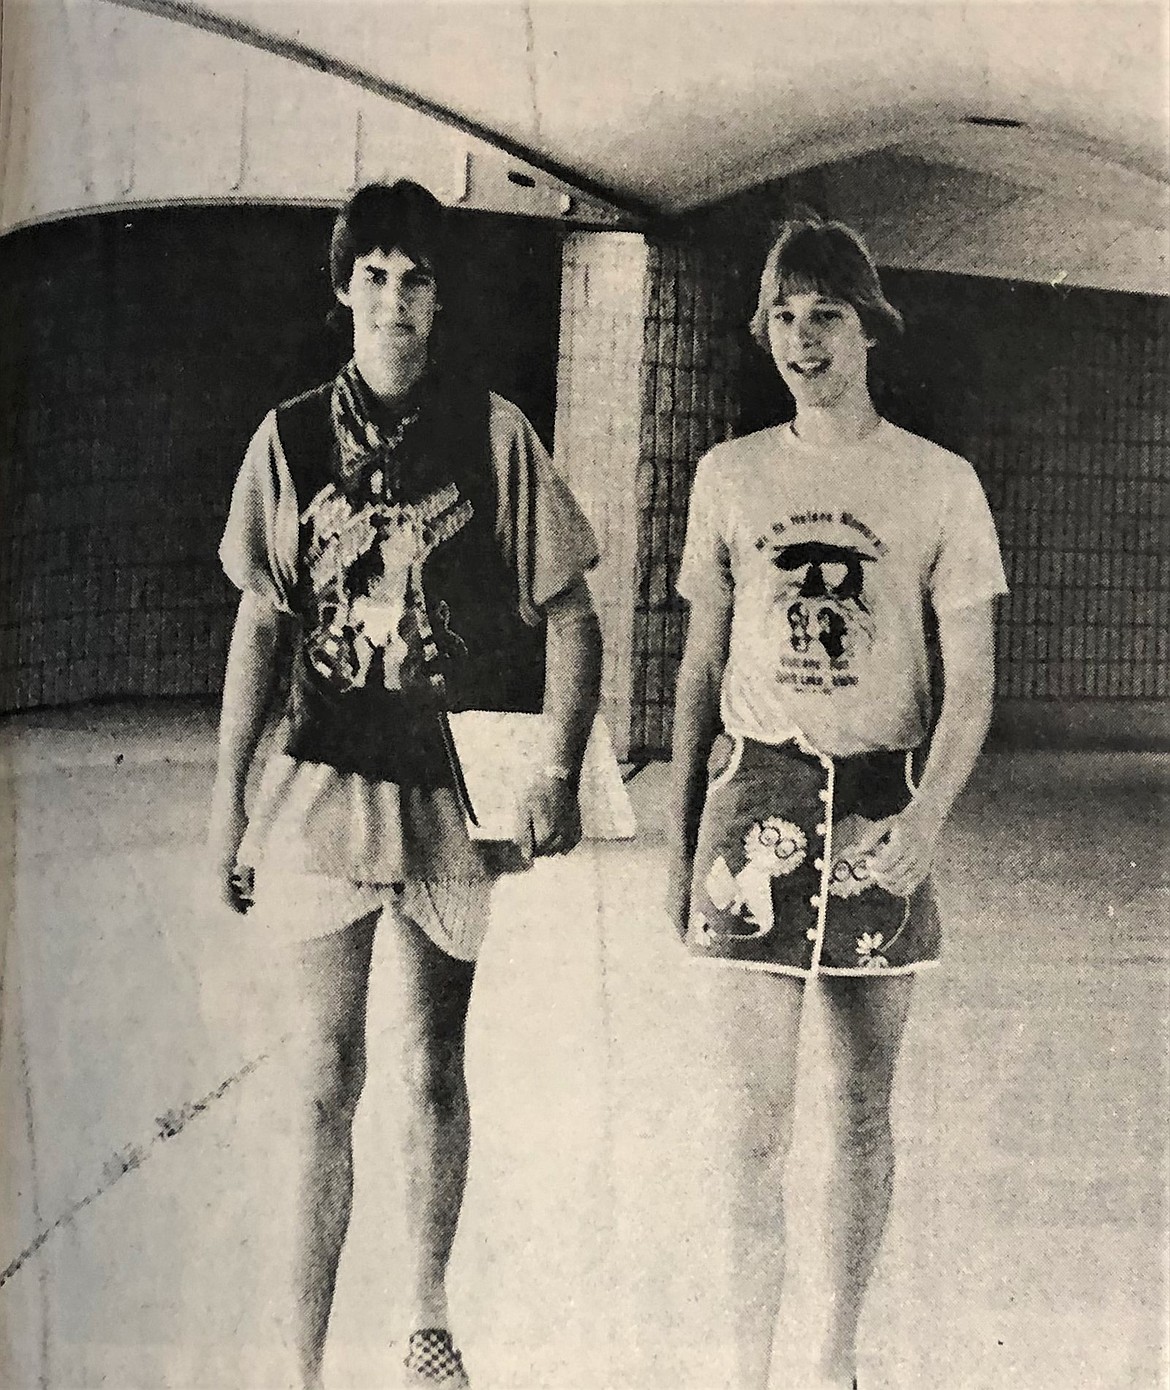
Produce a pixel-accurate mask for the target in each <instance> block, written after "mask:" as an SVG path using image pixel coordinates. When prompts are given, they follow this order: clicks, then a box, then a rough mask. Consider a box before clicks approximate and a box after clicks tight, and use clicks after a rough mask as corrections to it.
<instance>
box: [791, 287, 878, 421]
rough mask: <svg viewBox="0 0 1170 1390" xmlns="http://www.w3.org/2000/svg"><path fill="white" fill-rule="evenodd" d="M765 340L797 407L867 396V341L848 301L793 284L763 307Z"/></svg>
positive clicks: (859, 320) (838, 402) (855, 313)
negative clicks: (796, 287)
mask: <svg viewBox="0 0 1170 1390" xmlns="http://www.w3.org/2000/svg"><path fill="white" fill-rule="evenodd" d="M768 345H769V347H770V349H771V352H772V360H773V362H775V364H776V368H777V370H778V371H779V373H780V375H781V376H782V377H783V378H784V384H785V385H786V386H787V387H788V389H789V391H791V392H792V395H793V397H794V398H795V400H796V406H797V410H798V411H800V410H801V409H807V408H809V407H819V408H822V409H824V408H826V407H831V406H834V405H837V404H841V403H844V402H845V401H847V400H848V399H849V398H850V397H854V396H856V394H857V393H858V392H864V393H865V395H866V397H867V398H868V394H869V387H868V382H867V370H868V366H869V349H870V348H871V347H872V346H873V339H872V338H870V337H869V336H868V335H867V334H866V331H865V329H864V328H863V327H862V324H861V319H860V318H859V317H858V314H857V310H856V309H855V308H854V307H853V305H852V304H850V303H848V302H847V301H845V300H843V299H833V298H830V297H829V296H827V295H824V294H821V293H820V292H819V291H817V290H815V289H811V288H810V289H806V290H793V291H792V292H790V293H789V294H787V295H785V296H784V297H783V298H782V299H780V300H778V301H777V302H776V303H775V304H773V305H772V307H771V309H770V311H769V313H768Z"/></svg>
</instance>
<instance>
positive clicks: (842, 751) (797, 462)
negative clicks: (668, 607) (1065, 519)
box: [678, 420, 1007, 756]
mask: <svg viewBox="0 0 1170 1390" xmlns="http://www.w3.org/2000/svg"><path fill="white" fill-rule="evenodd" d="M678 589H679V593H680V594H682V596H683V597H684V598H686V599H688V600H689V601H690V602H692V603H695V602H697V601H700V600H702V599H703V598H705V597H706V598H712V597H713V598H715V599H717V600H719V599H721V600H722V601H725V602H730V603H731V605H732V619H731V636H730V646H729V652H728V660H727V666H726V669H725V671H724V676H723V688H722V692H721V706H722V718H723V724H724V727H725V728H726V729H727V731H728V732H729V733H732V734H743V735H745V736H747V737H749V738H755V739H759V740H761V741H762V742H766V743H780V742H783V741H784V740H786V739H788V738H792V737H793V736H794V735H800V736H802V737H803V738H804V739H805V740H806V741H807V742H809V743H810V744H812V745H813V746H814V747H816V748H818V749H820V750H821V751H822V752H825V753H831V754H836V755H840V756H844V755H848V754H851V753H859V752H866V751H870V750H874V749H879V748H914V747H916V746H917V745H918V744H920V743H921V742H922V740H923V738H924V737H925V735H926V733H927V731H928V728H929V723H930V715H931V710H930V666H929V657H928V652H927V640H926V626H925V620H926V616H927V614H928V613H929V612H930V610H932V609H933V611H934V612H935V613H942V612H944V611H945V610H947V609H951V608H960V607H963V606H965V605H969V604H973V603H978V602H981V601H983V600H986V599H989V598H991V597H993V596H994V595H996V594H1001V593H1005V592H1006V591H1007V584H1006V582H1005V579H1004V573H1003V564H1002V562H1001V560H1000V553H999V543H998V541H997V539H996V534H995V524H994V522H993V521H992V518H991V513H990V510H989V509H988V506H987V499H986V497H985V496H984V494H983V489H982V487H981V486H980V483H979V479H978V478H977V477H976V475H975V471H974V469H973V468H972V467H971V465H970V464H969V463H968V462H967V461H966V460H965V459H962V458H959V457H958V456H957V455H956V454H952V453H949V452H948V451H947V450H945V449H942V448H939V447H938V445H936V444H932V443H930V442H929V441H928V440H925V439H921V438H919V436H917V435H913V434H910V433H908V432H907V431H906V430H902V429H899V428H898V427H897V426H896V425H891V424H890V423H889V422H888V421H885V420H883V421H882V422H881V423H880V424H879V426H878V428H877V429H876V430H875V431H874V432H873V433H872V434H870V435H868V436H867V437H866V438H865V439H864V440H862V441H859V442H858V443H857V444H853V445H846V446H838V447H835V448H832V449H825V448H818V447H816V446H814V445H810V444H807V443H805V442H804V441H803V440H801V439H799V438H798V437H797V436H796V435H795V434H794V433H793V432H792V430H791V428H789V427H788V426H787V425H785V426H779V427H777V428H774V429H768V430H761V431H760V432H759V433H757V434H752V435H748V436H746V437H745V438H743V439H737V440H732V441H731V442H729V443H727V444H721V445H719V446H717V447H716V448H715V449H713V450H711V452H710V453H709V454H707V455H706V456H705V457H704V458H703V459H701V460H700V462H699V466H698V470H697V473H696V476H695V485H694V490H693V492H692V495H691V505H690V517H689V521H688V525H687V539H686V545H685V548H684V551H683V559H682V566H681V569H680V572H679V578H678Z"/></svg>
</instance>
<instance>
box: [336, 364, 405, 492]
mask: <svg viewBox="0 0 1170 1390" xmlns="http://www.w3.org/2000/svg"><path fill="white" fill-rule="evenodd" d="M329 410H330V415H331V417H332V420H333V433H334V436H335V438H336V440H337V459H338V468H339V472H340V478H339V482H340V484H341V487H342V489H343V490H344V491H345V493H346V494H347V495H349V496H351V497H352V496H353V495H354V494H355V493H358V494H361V493H366V494H369V497H368V498H367V499H364V500H375V499H377V500H379V501H381V500H388V499H390V498H392V497H394V496H395V495H396V494H397V492H398V490H399V485H400V481H401V479H400V475H401V459H400V458H399V457H398V452H399V449H400V448H401V446H402V443H403V441H404V440H405V439H406V438H407V436H408V435H409V434H410V433H411V432H412V430H413V429H414V427H415V426H416V425H417V424H418V420H419V416H420V414H421V409H420V406H419V404H418V403H417V399H416V402H415V404H414V405H412V406H411V407H410V409H409V410H407V412H406V413H405V414H404V415H401V416H400V417H399V418H398V420H397V422H396V423H395V424H394V425H393V426H392V427H391V428H389V429H387V428H385V427H383V426H382V425H380V424H379V423H378V422H377V421H376V420H375V419H374V412H373V408H372V404H371V401H370V393H369V387H368V386H367V385H366V384H365V382H364V381H363V380H362V378H361V375H360V373H359V372H358V369H357V363H356V362H354V361H353V359H352V358H351V359H350V361H348V362H347V363H346V364H345V366H344V367H342V369H341V371H340V372H338V374H337V377H336V379H335V380H334V382H333V391H332V394H331V396H330V403H329Z"/></svg>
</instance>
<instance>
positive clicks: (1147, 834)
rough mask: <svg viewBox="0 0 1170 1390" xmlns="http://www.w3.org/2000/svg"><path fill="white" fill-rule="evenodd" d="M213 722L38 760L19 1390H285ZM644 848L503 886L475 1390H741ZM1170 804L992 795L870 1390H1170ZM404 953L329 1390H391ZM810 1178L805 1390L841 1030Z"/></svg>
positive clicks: (805, 1158) (798, 1175)
mask: <svg viewBox="0 0 1170 1390" xmlns="http://www.w3.org/2000/svg"><path fill="white" fill-rule="evenodd" d="M212 737H213V732H212V718H211V716H210V713H209V712H208V711H207V710H205V709H199V708H191V707H186V706H179V705H169V706H165V705H164V706H161V707H155V708H153V709H147V710H129V709H126V708H118V707H113V708H106V709H101V710H90V711H80V712H75V713H73V714H70V715H56V716H48V715H46V716H41V717H28V718H22V719H19V720H11V721H9V722H8V723H7V724H6V725H5V726H4V727H3V729H2V730H0V740H2V741H0V776H2V779H3V780H2V782H0V807H2V808H8V810H9V813H10V816H9V822H10V823H9V824H8V825H7V831H8V832H9V833H7V834H6V835H5V836H4V840H5V842H6V844H5V848H4V850H3V853H4V854H5V856H6V860H5V871H4V872H3V873H0V893H7V894H9V895H10V897H11V901H9V902H7V903H3V904H0V906H2V907H3V908H4V914H3V917H2V918H0V921H3V922H4V923H6V924H7V928H8V930H7V935H6V937H5V938H4V939H3V941H2V942H0V945H2V947H3V951H4V955H3V958H2V965H3V977H2V985H3V1001H2V1013H0V1021H2V1025H3V1031H2V1034H0V1134H2V1136H3V1142H2V1144H0V1162H2V1164H3V1167H2V1168H0V1385H3V1386H5V1387H9V1388H10V1390H34V1388H36V1390H40V1387H44V1388H45V1390H75V1388H76V1390H80V1388H81V1387H96V1386H107V1387H112V1388H114V1387H116V1388H117V1390H180V1387H182V1388H183V1390H195V1387H201V1388H204V1387H205V1388H206V1390H261V1388H262V1387H264V1388H265V1390H266V1388H267V1387H270V1386H272V1387H275V1386H279V1385H282V1384H283V1383H285V1382H284V1380H283V1376H282V1372H281V1370H280V1369H279V1366H280V1363H279V1327H278V1322H279V1319H278V1316H277V1308H276V1306H275V1304H276V1300H275V1297H274V1293H273V1286H274V1281H273V1278H272V1270H273V1268H274V1262H275V1261H276V1260H278V1258H279V1251H280V1249H281V1241H282V1238H283V1237H284V1235H285V1233H286V1231H287V1220H286V1208H285V1207H284V1205H283V1204H282V1201H281V1192H282V1182H283V1180H284V1177H285V1175H286V1174H285V1169H286V1163H285V1159H286V1156H287V1147H288V1146H287V1143H286V1142H285V1133H286V1129H287V1126H286V1124H285V1123H284V1121H283V1120H282V1105H283V1103H284V1096H283V1093H282V1089H281V1086H280V1074H281V1073H280V1056H281V1050H280V1046H279V1040H280V1037H281V1036H282V1033H283V1031H284V1030H285V1028H286V1027H287V1023H288V1015H287V1009H288V1007H289V1005H288V1001H287V999H286V998H285V997H284V995H282V992H281V988H280V969H279V961H278V960H275V959H274V957H273V955H272V953H271V951H266V950H265V949H264V943H263V942H262V941H260V940H257V939H256V936H255V934H249V931H248V928H247V924H246V923H244V924H241V923H240V922H239V921H236V920H232V921H225V920H224V919H222V918H219V917H216V916H215V915H213V914H211V913H209V912H208V910H207V909H206V908H205V907H204V905H203V904H204V903H205V901H206V892H205V889H204V886H203V884H202V881H201V878H200V867H199V858H198V845H199V841H200V837H201V835H202V829H203V821H204V816H205V808H206V803H207V795H208V790H209V786H210V775H211V748H212ZM663 783H664V769H662V768H661V767H657V766H655V767H652V768H650V769H648V770H647V771H645V772H644V773H642V774H640V775H639V776H638V777H637V778H636V779H635V780H634V782H633V783H632V784H631V791H632V792H633V794H634V797H635V801H636V803H637V809H638V812H639V817H640V823H641V833H640V836H639V839H638V840H637V841H636V842H635V843H633V844H625V845H605V846H591V847H587V848H584V849H582V850H580V851H578V852H577V853H576V854H574V855H573V856H572V857H571V858H570V859H568V860H566V861H563V862H559V863H555V864H546V865H542V866H540V867H539V869H538V870H537V871H536V872H535V873H533V874H532V875H531V876H528V877H525V878H519V879H515V880H512V881H510V882H509V883H507V884H506V886H505V887H504V888H503V889H502V890H501V891H500V893H499V895H498V900H497V903H496V923H495V925H494V927H493V931H492V935H491V937H490V939H489V942H488V946H487V949H486V952H485V955H484V958H483V961H482V965H481V968H480V972H479V978H478V981H477V989H476V998H475V1001H474V1004H473V1015H472V1020H471V1043H470V1053H469V1075H470V1081H471V1087H472V1103H473V1107H474V1111H475V1116H476V1136H475V1150H474V1155H473V1163H472V1178H471V1184H470V1189H469V1193H468V1201H467V1206H466V1209H465V1219H464V1223H463V1226H462V1229H461V1232H460V1237H459V1242H458V1245H457V1248H456V1257H455V1263H454V1269H453V1272H452V1298H453V1307H454V1313H455V1318H456V1322H457V1326H458V1329H459V1332H460V1337H461V1340H462V1342H463V1344H464V1347H465V1352H466V1358H467V1361H468V1365H469V1368H470V1370H471V1372H472V1375H473V1378H474V1382H475V1385H476V1387H477V1390H626V1388H627V1387H628V1390H721V1387H722V1385H723V1384H724V1380H723V1377H722V1375H721V1372H720V1360H721V1354H722V1350H723V1349H722V1347H721V1345H720V1325H721V1318H720V1307H721V1300H722V1299H723V1298H724V1297H725V1296H726V1291H725V1290H721V1289H720V1287H719V1286H718V1280H717V1278H716V1277H715V1275H714V1273H713V1266H712V1263H711V1261H710V1260H709V1259H708V1258H706V1257H707V1255H708V1254H709V1252H710V1251H712V1250H714V1249H716V1248H717V1231H716V1230H715V1226H714V1222H713V1217H712V1214H711V1211H710V1206H709V1204H708V1203H707V1202H705V1200H704V1190H705V1177H706V1176H707V1175H708V1174H709V1164H710V1163H712V1162H715V1161H717V1160H716V1159H715V1157H714V1155H713V1154H711V1153H707V1152H703V1151H702V1149H703V1144H702V1141H701V1140H700V1138H699V1137H698V1136H701V1134H702V1133H703V1126H702V1121H703V1118H704V1115H705V1114H706V1113H707V1110H706V1107H705V1105H704V1098H703V1094H702V1087H701V1086H700V1085H698V1084H697V1083H696V1076H695V1073H694V1071H693V1069H692V1068H691V1066H690V1064H689V1059H690V1058H691V1056H692V1055H693V1050H694V1045H695V1038H694V1036H693V1030H692V1027H691V1024H692V1022H693V1017H694V1010H693V1003H694V998H695V990H696V988H697V985H696V976H698V975H700V974H701V973H702V972H697V971H693V970H691V969H689V968H688V967H687V966H686V965H685V963H684V962H683V961H682V960H681V959H680V958H679V953H678V952H677V950H676V949H675V948H674V946H673V943H672V942H671V941H670V940H669V939H668V938H667V936H666V935H665V933H664V932H663V930H662V928H661V927H660V925H659V921H658V919H657V917H656V915H655V903H656V901H657V897H658V894H659V891H660V871H659V868H658V859H659V854H658V848H657V840H658V837H659V828H658V825H657V823H656V821H657V817H658V815H659V811H658V802H659V799H660V796H661V791H662V787H663ZM1168 790H1170V762H1168V761H1167V760H1165V759H1156V758H1150V757H1145V758H1143V757H1141V756H1137V755H1128V754H1126V755H1089V754H1081V755H1069V754H1065V755H1061V756H1059V757H1057V756H1056V755H1051V754H1043V753H1030V754H1029V753H1020V752H1014V753H1012V754H1010V755H1007V754H1000V755H996V754H990V755H988V757H987V758H986V759H985V760H984V762H983V764H982V766H981V768H980V771H979V773H978V774H977V777H976V779H975V782H974V784H973V785H972V787H971V788H970V789H969V792H968V794H967V795H966V797H965V798H964V800H963V802H962V805H961V807H960V808H959V811H958V812H957V814H956V817H955V820H954V822H953V826H952V830H951V832H950V834H949V837H948V839H947V842H946V846H945V855H944V859H945V862H944V863H943V865H942V870H941V878H942V880H943V883H944V887H945V896H946V902H947V904H948V912H947V918H948V931H949V936H948V946H947V957H946V963H945V967H944V968H943V969H942V970H939V971H936V972H934V973H932V974H929V975H927V976H925V977H923V979H922V981H921V985H920V988H919V996H918V999H917V1002H916V1006H915V1011H914V1014H913V1016H912V1021H911V1026H910V1032H909V1036H908V1039H907V1045H906V1053H905V1058H904V1061H903V1067H902V1073H901V1082H900V1089H899V1093H898V1102H897V1115H896V1128H897V1133H898V1139H899V1150H900V1164H901V1167H900V1179H899V1181H900V1191H899V1194H898V1195H897V1197H896V1198H895V1207H894V1212H893V1216H892V1222H891V1228H890V1232H889V1237H888V1240H887V1245H886V1249H885V1254H884V1257H883V1260H882V1265H881V1269H880V1273H879V1277H878V1281H877V1283H876V1285H875V1288H874V1290H873V1293H872V1296H871V1300H870V1304H869V1308H868V1313H867V1317H866V1322H865V1330H864V1347H863V1354H862V1385H863V1387H864V1390H919V1387H921V1388H922V1390H926V1388H927V1387H930V1390H939V1388H940V1387H943V1388H944V1390H1000V1388H1001V1387H1018V1388H1019V1390H1050V1388H1051V1390H1058V1388H1059V1390H1078V1388H1079V1387H1083V1390H1101V1388H1102V1387H1105V1388H1106V1390H1111V1388H1112V1387H1117V1388H1118V1390H1122V1388H1123V1387H1124V1390H1130V1387H1138V1388H1139V1390H1144V1388H1145V1387H1150V1390H1155V1388H1156V1387H1164V1386H1166V1385H1167V1384H1168V1379H1167V1325H1166V1324H1167V1314H1166V1307H1167V1235H1166V1232H1167V1211H1166V1205H1167V1203H1166V1198H1167V1177H1168V1166H1167V1145H1166V1130H1167V1127H1166V1118H1167V1109H1168V1107H1167V1100H1168V1092H1167V1085H1168V1071H1167V1048H1166V1037H1167V1034H1166V1029H1165V1024H1166V1020H1167V985H1168V980H1170V975H1168V970H1167V965H1168V958H1170V951H1168V947H1167V934H1166V925H1167V910H1166V909H1167V895H1168V893H1170V877H1168V868H1170V863H1168V859H1167V851H1166V808H1167V804H1168V803H1167V800H1166V797H1167V791H1168ZM385 948H386V943H385V942H382V943H381V944H380V946H379V954H378V958H377V960H376V964H375V974H374V981H373V994H372V998H371V1013H370V1039H371V1071H370V1082H369V1085H368V1087H367V1091H366V1095H365V1098H364V1101H363V1105H362V1109H361V1111H360V1115H359V1120H358V1136H357V1142H358V1180H357V1195H356V1207H355V1215H354V1222H353V1228H352V1232H351V1238H350V1241H349V1243H348V1245H347V1248H346V1252H345V1257H344V1260H343V1266H342V1272H341V1277H340V1285H339V1289H338V1300H337V1306H336V1312H335V1320H334V1326H333V1333H332V1338H331V1345H330V1353H329V1361H328V1365H327V1372H328V1383H329V1386H330V1390H357V1388H358V1387H361V1390H366V1388H367V1387H369V1388H370V1390H374V1387H381V1386H387V1385H390V1384H391V1383H392V1380H391V1362H390V1358H389V1351H388V1347H387V1344H386V1333H385V1320H386V1317H387V1315H388V1310H389V1309H390V1308H391V1307H392V1305H393V1297H394V1267H395V1249H396V1244H395V1243H396V1241H397V1239H398V1233H397V1231H396V1229H395V1222H394V1219H393V1217H392V1214H391V1213H392V1210H393V1193H394V1191H395V1183H396V1175H395V1171H394V1165H393V1157H392V1153H393V1141H392V1136H393V1127H394V1124H395V1113H396V1112H395V1106H394V1098H393V1095H392V1093H391V1092H390V1090H389V1088H388V1086H387V1085H386V1084H385V1083H384V1080H383V1079H382V1078H383V1077H384V1075H385V1073H386V1070H387V1069H386V1068H385V1066H380V1064H379V1058H380V1057H382V1058H385V1056H386V1055H387V1054H386V1049H387V1048H388V1047H389V1046H390V1044H391V1041H392V1037H393V1024H394V1020H393V1016H392V1010H391V1009H390V1007H389V1003H388V997H387V991H386V989H385V978H386V977H385ZM807 1023H808V1027H807V1029H806V1036H805V1043H806V1046H807V1049H808V1052H807V1059H806V1060H807V1066H806V1068H805V1071H804V1078H803V1082H802V1090H801V1105H800V1119H799V1125H798V1133H797V1139H796V1144H795V1148H794V1152H793V1155H792V1160H791V1163H790V1167H789V1179H788V1193H789V1213H790V1220H791V1225H792V1247H791V1248H792V1254H791V1266H790V1296H789V1298H788V1302H787V1306H786V1310H785V1313H784V1316H783V1318H782V1322H781V1326H780V1329H779V1333H778V1343H777V1346H778V1351H779V1357H778V1362H779V1364H781V1365H783V1366H784V1367H785V1368H786V1370H785V1375H784V1376H783V1377H781V1376H780V1375H777V1377H776V1383H777V1387H779V1385H781V1384H784V1385H786V1386H799V1384H800V1367H801V1364H802V1355H803V1352H804V1350H805V1349H806V1348H807V1345H808V1341H809V1337H808V1330H809V1327H810V1325H811V1321H812V1320H814V1319H815V1318H816V1313H817V1308H818V1306H819V1299H818V1287H819V1285H818V1279H819V1274H818V1269H817V1262H816V1258H815V1256H816V1250H817V1226H818V1221H819V1196H820V1176H819V1175H820V1174H821V1173H822V1171H823V1166H824V1165H823V1154H824V1143H823V1134H822V1125H821V1118H822V1117H821V1115H820V1102H819V1095H818V1089H817V1080H818V1077H817V1066H816V1062H817V1045H818V1018H817V1009H816V1005H815V998H814V999H812V1000H811V1001H810V1010H809V1015H808V1019H807Z"/></svg>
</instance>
